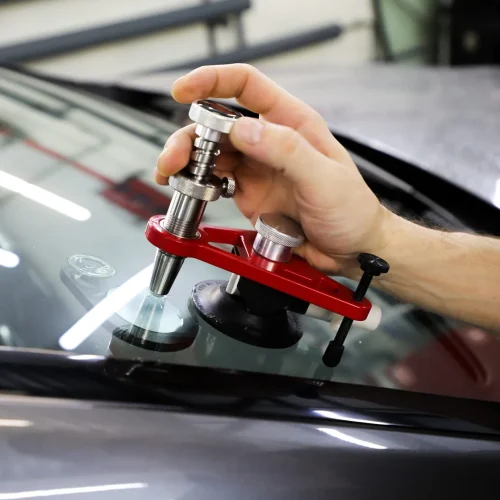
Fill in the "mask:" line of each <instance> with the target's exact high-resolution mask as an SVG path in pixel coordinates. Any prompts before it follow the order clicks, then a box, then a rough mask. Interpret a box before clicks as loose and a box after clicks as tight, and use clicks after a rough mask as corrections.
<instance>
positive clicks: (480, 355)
mask: <svg viewBox="0 0 500 500" xmlns="http://www.w3.org/2000/svg"><path fill="white" fill-rule="evenodd" d="M499 363H500V338H497V337H494V336H493V335H491V334H490V333H488V332H485V331H483V330H481V329H480V328H476V327H473V326H466V327H463V328H461V329H459V330H453V331H450V332H446V333H443V334H442V335H440V337H438V338H437V339H436V340H434V341H432V342H430V343H429V344H428V345H426V346H425V347H424V348H422V349H419V350H418V351H416V352H413V353H412V354H410V355H409V356H408V357H407V358H406V359H404V360H403V361H401V362H399V363H397V364H395V365H393V366H391V367H390V368H388V370H387V375H388V376H389V378H390V379H391V380H393V381H395V382H396V383H397V385H398V387H399V388H401V389H406V390H410V391H418V392H427V393H433V394H441V395H446V396H457V397H462V398H474V399H484V400H489V401H500V370H499V368H498V365H499ZM436 373H439V376H438V377H436Z"/></svg>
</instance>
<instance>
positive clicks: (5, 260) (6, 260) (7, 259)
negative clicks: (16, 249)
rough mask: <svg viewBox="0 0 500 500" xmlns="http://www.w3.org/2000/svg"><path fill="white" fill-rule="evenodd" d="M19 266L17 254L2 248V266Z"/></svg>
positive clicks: (0, 259) (0, 261)
mask: <svg viewBox="0 0 500 500" xmlns="http://www.w3.org/2000/svg"><path fill="white" fill-rule="evenodd" d="M18 265H19V257H18V256H17V255H16V254H15V253H13V252H9V251H8V250H4V249H3V248H0V266H3V267H16V266H18Z"/></svg>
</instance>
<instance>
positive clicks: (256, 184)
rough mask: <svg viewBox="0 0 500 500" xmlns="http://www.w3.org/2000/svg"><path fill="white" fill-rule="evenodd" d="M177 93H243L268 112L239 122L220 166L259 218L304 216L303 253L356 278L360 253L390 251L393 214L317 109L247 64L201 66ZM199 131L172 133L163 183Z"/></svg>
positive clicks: (163, 160) (159, 174)
mask: <svg viewBox="0 0 500 500" xmlns="http://www.w3.org/2000/svg"><path fill="white" fill-rule="evenodd" d="M172 96H173V97H174V99H175V100H177V101H179V102H182V103H191V102H192V101H195V100H197V99H206V98H210V97H212V98H232V97H235V98H236V99H237V100H238V102H239V103H240V104H241V105H242V106H244V107H246V108H248V109H249V110H251V111H253V112H255V113H258V114H259V115H260V119H256V118H248V117H244V118H240V119H239V120H237V121H236V123H235V124H234V126H233V129H232V131H231V133H230V142H228V143H227V144H223V145H222V148H221V154H220V156H219V157H218V158H217V164H216V169H215V173H216V174H217V175H219V176H221V177H222V176H228V177H234V179H235V180H236V186H237V190H236V195H235V197H234V201H235V203H236V205H237V206H238V208H239V209H240V211H241V212H242V213H243V215H244V216H245V217H247V218H248V219H250V220H251V221H252V223H255V221H256V219H257V217H258V216H259V215H260V214H261V213H266V212H280V213H283V214H285V215H287V216H289V217H291V218H292V219H294V220H296V221H297V222H299V223H300V224H301V226H302V228H303V230H304V232H305V235H306V237H307V241H306V243H305V244H304V245H303V246H301V247H299V248H298V249H296V253H297V254H299V255H300V256H302V257H303V258H305V259H306V260H307V261H308V262H309V263H310V264H311V265H312V266H314V267H316V268H319V269H322V270H324V271H325V272H328V273H331V274H343V275H345V276H350V277H354V276H356V275H357V270H358V265H357V263H356V257H357V255H358V254H359V253H360V252H371V253H375V254H380V253H382V256H383V248H384V247H385V245H386V244H387V238H388V232H389V231H388V229H387V228H388V225H389V221H390V220H391V218H392V214H391V212H389V211H387V210H386V209H385V208H384V207H383V206H382V205H381V204H380V202H379V201H378V199H377V197H376V196H375V194H374V193H373V192H372V191H371V190H370V188H369V187H368V186H367V185H366V183H365V182H364V180H363V178H362V177H361V174H360V173H359V171H358V169H357V167H356V165H355V164H354V162H353V161H352V159H351V157H350V156H349V153H348V152H347V151H346V150H345V149H344V148H343V147H342V145H341V144H340V143H339V142H338V141H337V140H336V139H335V138H334V137H333V136H332V134H331V133H330V131H329V129H328V127H327V125H326V123H325V122H324V120H323V119H322V118H321V116H320V115H319V114H318V113H317V112H316V111H314V110H313V109H312V108H310V107H309V106H307V105H306V104H305V103H303V102H302V101H300V100H299V99H297V98H295V97H293V96H291V95H290V94H288V93H287V92H286V91H284V90H283V89H281V88H280V87H278V85H276V84H275V83H274V82H273V81H272V80H270V79H269V78H267V77H266V76H264V75H263V74H262V73H260V72H259V71H257V70H256V69H255V68H253V67H252V66H249V65H246V64H231V65H225V66H205V67H201V68H198V69H196V70H194V71H192V72H190V73H189V74H187V75H186V76H184V77H182V78H180V79H178V80H177V81H176V82H175V83H174V85H173V88H172ZM194 129H195V126H194V124H193V125H188V126H187V127H184V128H182V129H180V130H179V131H177V132H175V133H174V134H172V136H171V137H170V138H169V139H168V141H167V143H166V147H165V149H164V150H163V152H162V153H161V155H160V157H159V159H158V164H157V169H156V172H155V178H156V181H157V182H158V183H159V184H167V183H168V177H169V176H171V175H173V174H175V173H176V172H178V171H179V170H181V169H182V168H184V167H185V166H186V165H187V164H188V162H189V157H190V153H191V149H192V144H193V140H194V138H195V132H194Z"/></svg>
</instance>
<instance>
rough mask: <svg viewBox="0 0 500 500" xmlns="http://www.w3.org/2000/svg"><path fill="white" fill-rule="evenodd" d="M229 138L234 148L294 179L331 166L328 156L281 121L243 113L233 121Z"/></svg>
mask: <svg viewBox="0 0 500 500" xmlns="http://www.w3.org/2000/svg"><path fill="white" fill-rule="evenodd" d="M230 139H231V142H232V143H233V145H234V147H235V148H236V149H238V150H239V151H241V152H242V153H244V154H245V155H247V156H249V157H250V158H253V159H254V160H257V161H258V162H260V163H263V164H264V165H267V166H268V167H270V168H273V169H275V170H277V171H279V172H280V173H282V174H283V175H285V176H286V177H288V178H289V179H291V180H292V181H294V182H304V181H307V180H310V179H311V174H313V177H315V176H316V175H315V174H316V173H317V172H318V170H319V171H322V170H324V169H325V168H328V167H329V166H330V167H331V165H329V163H331V160H329V159H328V158H327V157H326V156H324V155H323V154H321V153H320V152H319V151H318V150H316V149H315V148H313V146H311V144H309V142H307V140H306V139H305V138H304V137H303V136H302V135H300V134H299V133H298V132H297V131H296V130H294V129H292V128H290V127H285V126H283V125H276V124H275V123H269V122H266V121H264V120H259V119H256V118H247V117H243V118H240V119H238V120H236V122H235V124H234V125H233V128H232V130H231V134H230ZM311 168H314V170H315V172H311ZM317 169H318V170H317ZM329 170H330V169H329Z"/></svg>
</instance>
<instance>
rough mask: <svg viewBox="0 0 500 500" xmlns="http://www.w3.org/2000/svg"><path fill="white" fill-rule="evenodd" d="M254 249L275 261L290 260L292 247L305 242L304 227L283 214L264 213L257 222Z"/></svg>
mask: <svg viewBox="0 0 500 500" xmlns="http://www.w3.org/2000/svg"><path fill="white" fill-rule="evenodd" d="M255 229H256V230H257V236H256V237H255V240H254V243H253V249H254V251H255V252H257V253H258V254H259V255H261V256H262V257H265V258H266V259H269V260H272V261H274V262H288V261H290V259H291V258H292V249H293V248H295V247H298V246H299V245H301V244H302V243H304V239H305V236H304V232H303V231H302V228H301V227H300V226H299V225H298V224H297V223H296V222H295V221H293V220H292V219H289V218H288V217H286V216H285V215H282V214H262V215H261V216H260V217H259V218H258V219H257V222H256V223H255Z"/></svg>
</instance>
